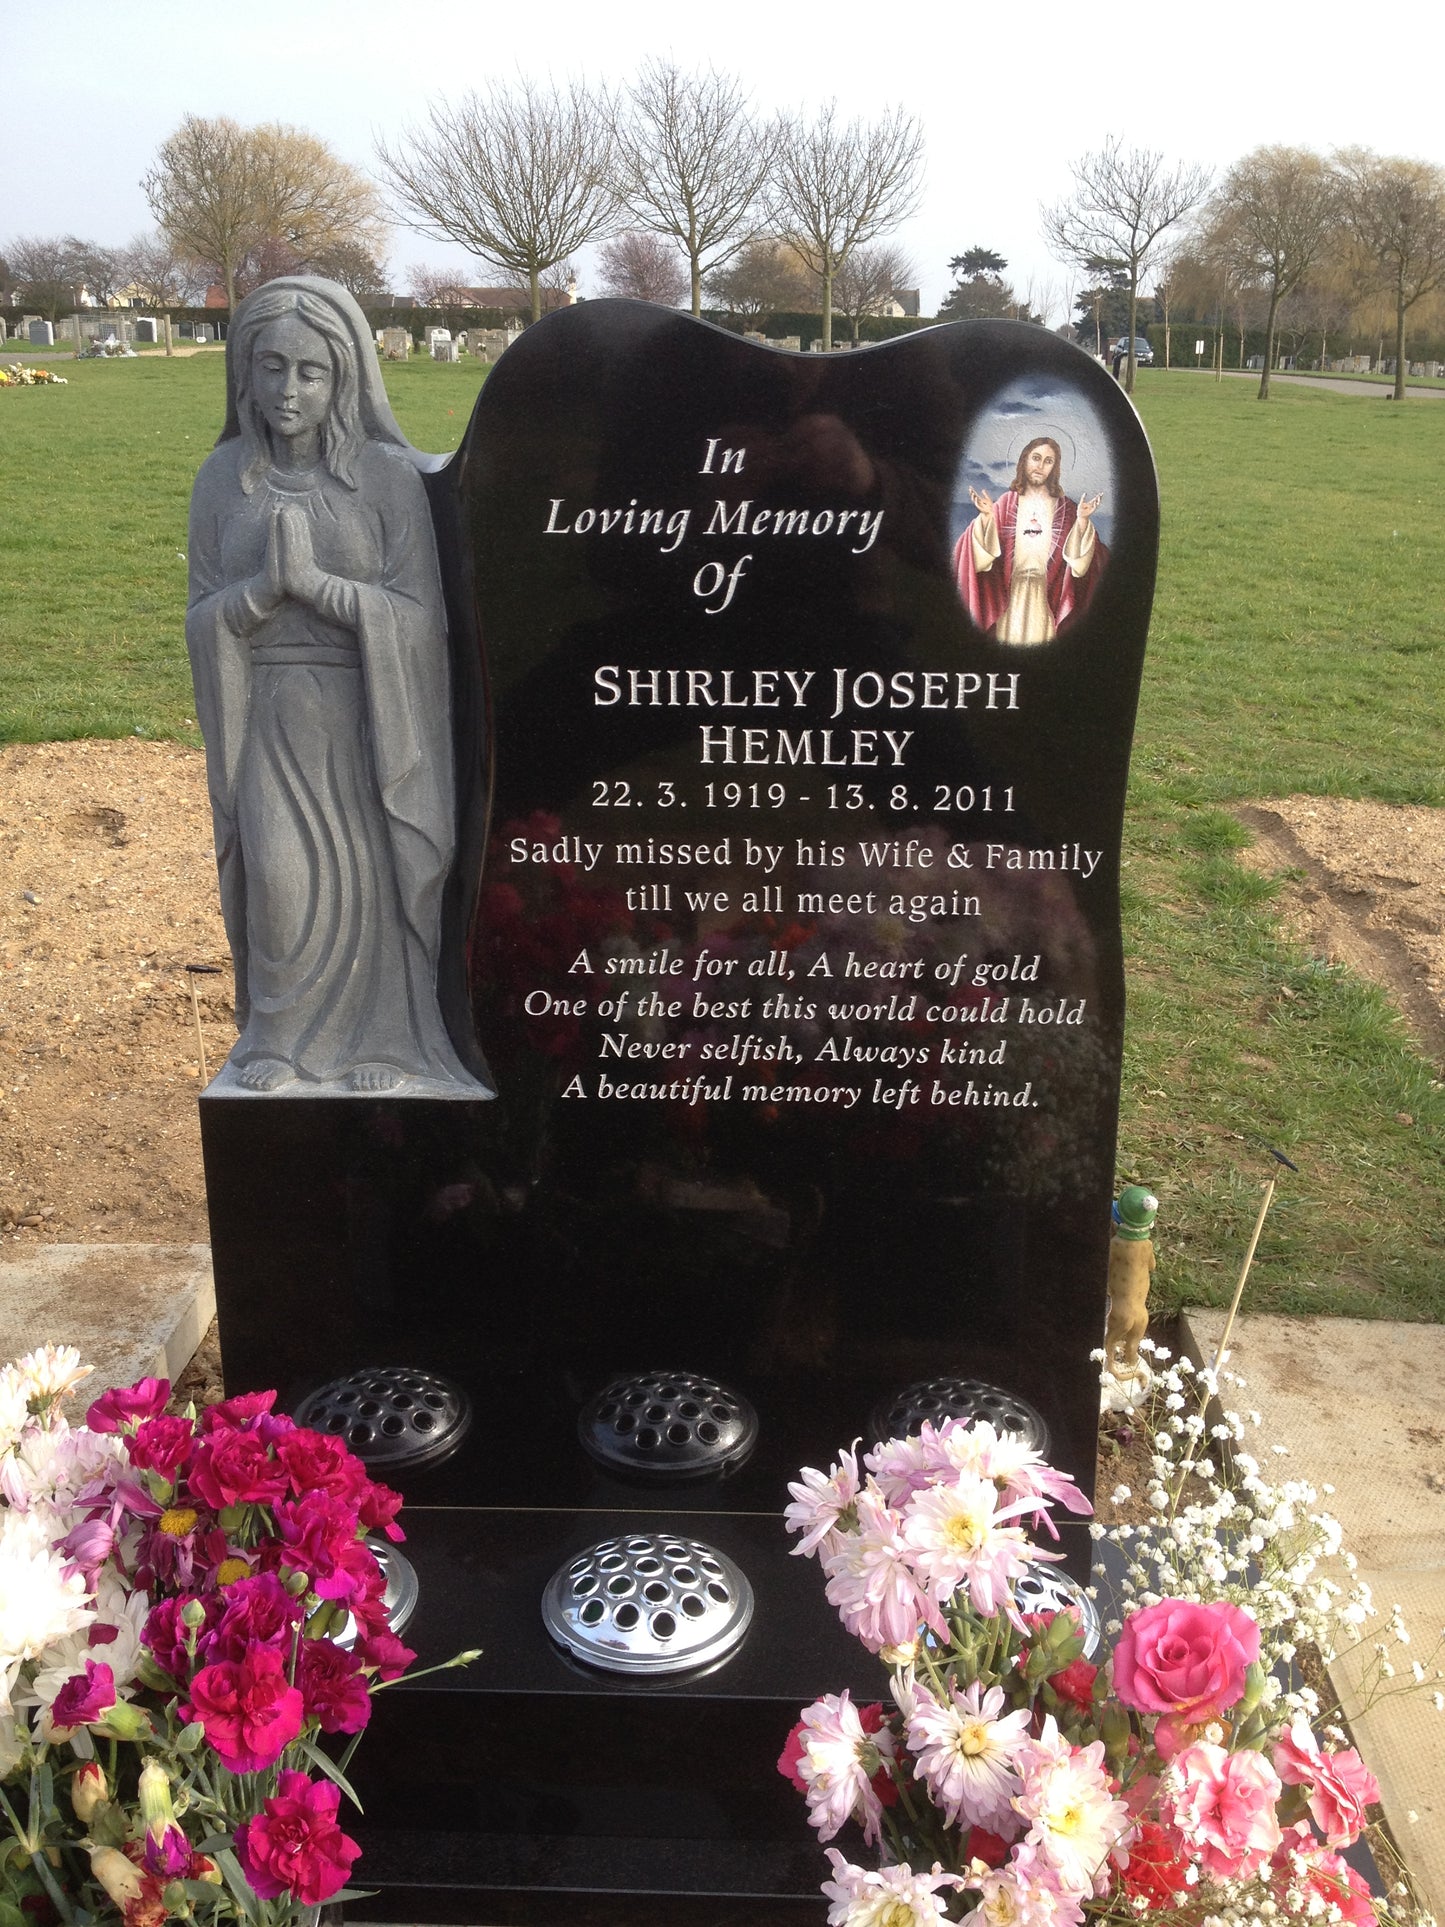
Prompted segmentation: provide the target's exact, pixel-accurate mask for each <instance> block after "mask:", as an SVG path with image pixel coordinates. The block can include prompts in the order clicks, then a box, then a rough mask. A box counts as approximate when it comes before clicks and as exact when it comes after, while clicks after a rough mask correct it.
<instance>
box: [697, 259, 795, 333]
mask: <svg viewBox="0 0 1445 1927" xmlns="http://www.w3.org/2000/svg"><path fill="white" fill-rule="evenodd" d="M707 293H708V296H709V298H710V299H711V300H713V301H715V302H716V303H717V304H718V306H719V307H720V308H724V309H726V311H727V312H728V314H730V315H731V316H732V317H733V319H734V320H736V321H741V322H742V323H743V325H744V326H745V327H746V326H747V325H748V324H749V323H750V322H758V321H761V320H762V319H763V317H764V315H770V314H786V313H789V312H796V313H800V314H806V313H811V312H812V309H813V305H814V303H815V302H816V301H817V298H818V291H817V288H816V286H815V285H814V284H813V283H812V282H810V281H809V279H808V276H807V275H806V274H805V273H804V271H803V268H802V266H801V264H800V263H799V261H798V259H797V257H796V255H794V254H793V252H792V250H791V249H789V248H785V247H784V246H783V245H782V243H781V242H780V241H767V240H758V241H749V243H748V244H747V246H746V247H745V248H744V249H743V250H742V252H741V253H740V254H739V255H738V256H737V258H736V259H735V260H733V261H730V262H729V263H728V265H727V266H726V267H725V268H718V269H716V270H715V271H714V272H713V273H712V274H710V275H709V276H708V278H707Z"/></svg>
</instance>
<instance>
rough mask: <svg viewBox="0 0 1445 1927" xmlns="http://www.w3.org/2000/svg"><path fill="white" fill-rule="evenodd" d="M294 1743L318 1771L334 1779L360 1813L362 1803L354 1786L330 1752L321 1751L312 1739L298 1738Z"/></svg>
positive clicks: (329, 1778)
mask: <svg viewBox="0 0 1445 1927" xmlns="http://www.w3.org/2000/svg"><path fill="white" fill-rule="evenodd" d="M296 1745H297V1747H298V1748H299V1749H300V1751H301V1753H302V1754H303V1755H304V1756H305V1757H306V1759H308V1760H309V1761H310V1762H311V1764H312V1765H313V1766H314V1767H316V1768H317V1769H318V1770H319V1771H320V1772H322V1773H324V1774H325V1775H326V1777H327V1779H328V1780H334V1781H335V1782H336V1784H337V1786H339V1787H340V1788H341V1791H342V1792H343V1793H344V1794H345V1795H346V1797H347V1799H348V1800H349V1801H350V1802H351V1804H352V1805H353V1806H354V1807H355V1808H356V1811H357V1812H358V1813H360V1812H361V1811H362V1805H361V1802H360V1800H358V1799H357V1797H356V1789H355V1787H353V1786H352V1784H351V1782H350V1780H348V1779H347V1777H346V1775H345V1774H344V1773H343V1772H342V1770H341V1768H340V1767H339V1766H338V1765H337V1764H336V1762H335V1760H333V1759H332V1758H331V1756H330V1754H329V1753H323V1752H322V1751H321V1748H320V1747H319V1746H317V1745H316V1743H315V1741H314V1740H305V1739H303V1740H298V1741H297V1742H296Z"/></svg>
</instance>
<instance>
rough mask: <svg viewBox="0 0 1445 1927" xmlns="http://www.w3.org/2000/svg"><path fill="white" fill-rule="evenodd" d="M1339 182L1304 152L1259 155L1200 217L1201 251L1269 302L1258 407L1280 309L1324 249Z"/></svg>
mask: <svg viewBox="0 0 1445 1927" xmlns="http://www.w3.org/2000/svg"><path fill="white" fill-rule="evenodd" d="M1339 202H1340V195H1339V181H1338V177H1337V176H1336V175H1335V174H1333V173H1332V172H1331V170H1330V169H1329V168H1328V167H1327V166H1326V165H1325V163H1324V162H1323V161H1322V160H1321V159H1320V157H1319V155H1318V154H1312V153H1311V152H1310V151H1309V149H1308V148H1304V147H1259V148H1256V149H1255V151H1254V152H1253V153H1252V154H1246V155H1245V157H1244V159H1243V160H1240V161H1236V162H1235V164H1234V166H1233V167H1231V168H1230V170H1229V172H1228V173H1227V174H1226V175H1225V177H1224V179H1223V181H1222V182H1221V183H1220V185H1219V189H1218V192H1217V193H1216V194H1215V195H1214V198H1213V199H1212V200H1211V201H1210V203H1209V206H1208V208H1207V209H1206V210H1205V248H1206V251H1207V252H1209V253H1210V254H1215V255H1219V256H1220V257H1221V258H1223V257H1230V258H1232V260H1233V261H1234V263H1235V264H1236V266H1237V268H1238V270H1239V277H1240V279H1241V280H1242V281H1244V282H1246V283H1248V284H1250V285H1252V286H1254V287H1257V288H1259V289H1261V290H1262V291H1263V292H1264V293H1265V294H1266V296H1267V297H1268V305H1267V308H1266V313H1265V324H1264V367H1263V369H1262V370H1261V372H1260V377H1259V399H1260V400H1261V401H1268V400H1269V377H1270V372H1271V370H1272V369H1273V367H1274V343H1275V331H1276V328H1277V326H1278V322H1279V309H1280V303H1281V302H1282V301H1285V300H1286V299H1288V297H1289V296H1290V295H1292V294H1293V293H1294V291H1295V290H1296V288H1298V287H1299V286H1300V284H1301V283H1302V282H1303V281H1304V278H1305V276H1306V275H1307V274H1308V273H1309V272H1310V270H1311V269H1312V268H1313V267H1314V266H1315V264H1316V262H1317V261H1318V260H1319V258H1320V255H1321V254H1322V252H1323V251H1324V249H1325V247H1326V246H1327V244H1328V242H1329V239H1330V236H1331V234H1332V233H1333V231H1334V227H1335V222H1336V219H1337V217H1338V212H1339Z"/></svg>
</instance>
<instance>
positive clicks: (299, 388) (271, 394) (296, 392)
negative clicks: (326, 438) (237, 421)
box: [251, 314, 335, 441]
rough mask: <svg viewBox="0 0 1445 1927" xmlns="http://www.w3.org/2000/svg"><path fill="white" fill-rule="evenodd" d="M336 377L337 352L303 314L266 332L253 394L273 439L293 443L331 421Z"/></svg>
mask: <svg viewBox="0 0 1445 1927" xmlns="http://www.w3.org/2000/svg"><path fill="white" fill-rule="evenodd" d="M334 386H335V377H334V376H333V374H332V372H331V350H330V349H329V348H328V347H327V345H326V342H325V341H324V340H323V339H322V337H321V336H320V335H319V334H317V332H316V330H315V329H314V328H312V327H310V326H308V324H307V323H306V322H304V321H303V320H302V319H301V317H300V315H298V314H286V315H282V316H281V318H280V320H279V321H273V322H271V323H269V324H268V326H266V327H265V328H263V329H262V330H261V332H260V334H259V335H257V337H256V345H255V347H254V348H253V349H252V350H251V392H252V394H253V395H254V396H255V398H256V403H257V406H258V407H259V408H260V410H261V413H262V415H264V417H265V418H266V425H267V427H268V428H269V429H270V430H271V433H272V434H273V435H279V436H281V437H282V438H283V440H286V441H291V440H293V439H294V438H295V437H296V436H298V435H306V434H311V433H314V432H315V430H316V429H318V428H320V426H321V424H322V423H323V422H324V421H325V420H326V415H327V410H328V409H329V408H330V406H331V391H332V389H333V387H334Z"/></svg>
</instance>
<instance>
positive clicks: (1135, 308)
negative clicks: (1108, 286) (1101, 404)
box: [1124, 269, 1139, 395]
mask: <svg viewBox="0 0 1445 1927" xmlns="http://www.w3.org/2000/svg"><path fill="white" fill-rule="evenodd" d="M1138 317H1139V276H1138V274H1137V273H1135V272H1134V271H1133V270H1132V269H1131V270H1130V274H1129V358H1128V360H1127V361H1126V362H1125V364H1124V393H1125V394H1126V395H1132V394H1133V392H1134V330H1135V326H1136V324H1137V322H1138Z"/></svg>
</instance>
